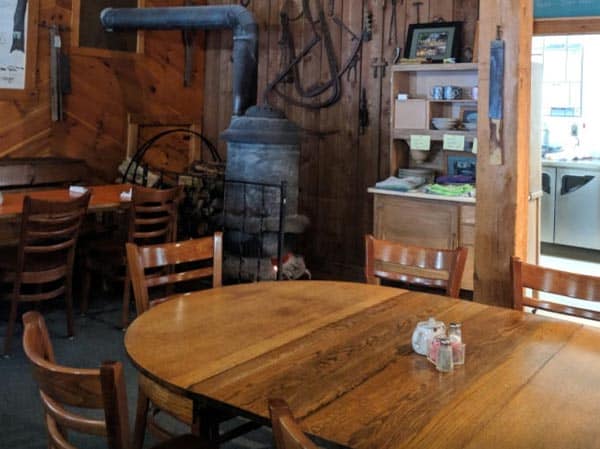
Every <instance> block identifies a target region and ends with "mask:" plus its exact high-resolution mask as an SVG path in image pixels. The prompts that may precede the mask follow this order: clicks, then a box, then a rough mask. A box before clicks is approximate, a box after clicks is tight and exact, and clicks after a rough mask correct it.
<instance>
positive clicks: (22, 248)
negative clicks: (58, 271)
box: [16, 192, 91, 284]
mask: <svg viewBox="0 0 600 449" xmlns="http://www.w3.org/2000/svg"><path fill="white" fill-rule="evenodd" d="M90 196H91V194H90V192H86V193H85V194H83V195H81V196H79V197H77V198H74V199H72V200H69V201H45V200H38V199H33V198H30V197H29V196H26V197H25V198H24V199H23V215H22V218H21V238H20V242H19V248H18V254H17V267H16V275H17V279H16V283H17V284H20V283H21V282H23V272H25V271H35V270H34V269H31V268H30V266H31V265H34V266H35V265H37V264H36V262H38V261H39V260H41V259H42V257H43V258H44V260H46V261H48V262H52V264H51V265H52V266H53V267H57V266H65V267H68V265H69V262H70V261H71V259H72V255H73V254H74V250H75V245H76V242H77V237H78V235H79V229H80V227H81V222H82V220H83V217H84V215H85V213H86V211H87V207H88V204H89V201H90ZM43 254H46V255H47V256H42V255H43ZM44 268H47V266H45V267H44ZM67 271H68V270H67ZM31 282H33V283H36V282H35V279H31ZM40 282H46V281H41V280H40Z"/></svg>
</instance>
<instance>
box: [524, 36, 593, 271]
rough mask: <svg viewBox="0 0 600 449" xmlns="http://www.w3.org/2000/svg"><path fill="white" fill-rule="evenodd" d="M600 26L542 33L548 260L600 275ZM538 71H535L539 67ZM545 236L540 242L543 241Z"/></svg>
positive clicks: (540, 132) (537, 123) (537, 42)
mask: <svg viewBox="0 0 600 449" xmlns="http://www.w3.org/2000/svg"><path fill="white" fill-rule="evenodd" d="M599 51H600V34H587V35H576V34H570V35H549V36H534V38H533V43H532V66H533V65H538V66H539V67H540V70H539V71H538V75H537V76H535V75H534V76H533V77H532V91H537V92H539V94H540V99H539V101H537V102H532V132H533V133H535V135H533V136H532V142H537V143H536V144H535V145H537V147H536V148H535V149H532V151H533V153H532V154H536V152H539V156H535V157H536V158H537V159H539V162H538V161H532V163H535V164H536V168H537V169H538V170H541V172H540V174H541V191H542V192H543V193H542V198H541V206H540V232H539V233H538V234H535V235H538V236H539V237H536V239H538V238H539V241H540V258H539V263H540V265H544V266H548V267H552V268H557V269H560V270H566V271H573V272H577V273H584V274H591V275H596V276H600V77H599V74H600V58H598V56H597V55H598V52H599ZM532 73H535V71H534V70H532ZM536 244H537V242H536Z"/></svg>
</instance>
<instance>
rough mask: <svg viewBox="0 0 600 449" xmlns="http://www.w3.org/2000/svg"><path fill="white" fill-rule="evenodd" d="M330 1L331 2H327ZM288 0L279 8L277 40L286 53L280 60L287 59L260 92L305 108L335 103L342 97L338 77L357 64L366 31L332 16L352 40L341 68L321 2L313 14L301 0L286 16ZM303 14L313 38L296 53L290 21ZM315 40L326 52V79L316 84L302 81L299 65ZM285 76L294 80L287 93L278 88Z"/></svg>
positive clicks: (313, 45)
mask: <svg viewBox="0 0 600 449" xmlns="http://www.w3.org/2000/svg"><path fill="white" fill-rule="evenodd" d="M330 5H331V3H330ZM286 7H287V3H286V4H284V8H283V9H282V11H281V12H280V18H281V25H282V33H281V42H280V44H281V45H282V47H283V46H285V47H287V49H286V50H285V52H286V54H285V55H284V57H283V58H282V61H284V62H285V61H288V62H287V63H286V64H285V66H284V67H282V69H281V71H280V72H279V74H277V76H276V77H275V79H274V80H273V81H271V82H270V83H269V84H268V85H267V88H266V89H265V92H264V94H263V101H264V102H265V103H268V95H269V94H270V93H275V94H277V95H278V96H279V97H281V98H283V99H284V100H285V101H286V102H288V103H291V104H293V105H295V106H299V107H303V108H307V109H320V108H326V107H329V106H332V105H333V104H335V103H337V102H338V100H339V99H340V98H341V88H342V85H341V80H342V76H343V75H344V73H347V72H348V71H350V70H351V69H353V68H356V65H357V62H358V59H359V58H360V51H361V48H362V43H363V41H364V40H365V34H366V31H365V30H363V32H362V33H361V34H360V36H359V35H357V34H356V33H354V32H352V30H351V29H350V28H349V27H348V26H347V25H346V24H344V23H343V21H342V20H341V19H340V18H339V17H332V19H331V20H332V21H333V23H335V24H336V25H338V26H339V27H340V28H341V29H342V30H343V31H344V32H345V33H346V34H349V35H350V39H351V41H353V42H354V44H353V47H352V50H351V52H350V55H349V57H348V59H347V60H346V61H345V62H344V63H343V64H342V66H341V68H340V65H339V63H338V57H337V55H336V52H335V46H334V44H333V39H332V37H331V30H330V28H329V22H328V20H327V18H326V14H325V10H324V7H323V2H321V1H318V2H316V7H317V14H316V18H315V17H314V16H313V13H312V11H311V8H310V0H302V12H301V13H300V14H299V15H297V16H296V18H295V19H291V18H290V17H289V12H288V11H287V10H286V9H287V8H286ZM300 18H303V19H304V20H305V21H307V22H308V24H309V25H310V28H311V31H312V35H313V37H312V39H310V41H309V42H308V43H307V44H306V46H305V47H304V48H302V49H301V50H300V52H299V53H296V48H295V44H294V40H293V39H292V33H291V32H290V31H289V26H290V22H292V21H294V20H297V19H300ZM318 44H321V45H322V46H323V52H324V54H325V56H326V61H327V62H326V64H327V69H328V72H329V79H328V80H327V81H324V82H320V83H316V84H315V85H312V86H309V87H306V86H304V85H303V84H302V80H301V77H300V72H299V70H298V66H299V64H300V61H302V59H303V58H305V57H306V56H307V55H308V54H309V53H310V52H311V50H312V49H313V48H315V47H316V46H317V45H318ZM285 80H293V83H294V91H295V95H288V94H286V93H284V92H282V91H281V90H280V89H278V85H279V84H280V83H281V82H283V81H285ZM325 94H327V97H326V98H325V99H323V100H320V101H318V102H316V101H314V100H315V99H316V98H319V97H320V96H322V95H325Z"/></svg>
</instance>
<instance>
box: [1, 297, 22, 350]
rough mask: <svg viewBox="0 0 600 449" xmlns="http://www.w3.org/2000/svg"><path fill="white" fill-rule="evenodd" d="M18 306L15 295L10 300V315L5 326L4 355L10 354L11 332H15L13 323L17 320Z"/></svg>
mask: <svg viewBox="0 0 600 449" xmlns="http://www.w3.org/2000/svg"><path fill="white" fill-rule="evenodd" d="M18 306H19V300H18V299H17V297H16V295H13V298H12V299H11V302H10V315H9V316H8V326H7V328H6V338H5V339H4V356H5V357H8V356H9V355H10V344H11V342H12V337H13V334H14V333H15V323H16V322H17V308H18Z"/></svg>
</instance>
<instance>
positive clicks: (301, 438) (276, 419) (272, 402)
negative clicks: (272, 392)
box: [269, 399, 318, 449]
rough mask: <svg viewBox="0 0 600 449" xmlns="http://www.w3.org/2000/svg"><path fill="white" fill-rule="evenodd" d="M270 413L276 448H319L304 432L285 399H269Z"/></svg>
mask: <svg viewBox="0 0 600 449" xmlns="http://www.w3.org/2000/svg"><path fill="white" fill-rule="evenodd" d="M269 413H270V415H271V428H272V429H273V439H274V440H275V447H276V449H318V447H317V445H316V444H315V443H313V442H312V441H311V440H310V439H309V438H308V437H307V436H306V435H305V434H304V432H303V431H302V429H301V428H300V425H299V424H298V423H297V421H296V420H295V419H294V416H293V415H292V412H291V410H290V408H289V407H288V405H287V403H286V402H285V401H284V400H282V399H269Z"/></svg>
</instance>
